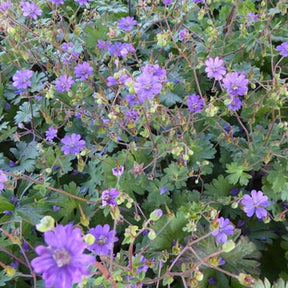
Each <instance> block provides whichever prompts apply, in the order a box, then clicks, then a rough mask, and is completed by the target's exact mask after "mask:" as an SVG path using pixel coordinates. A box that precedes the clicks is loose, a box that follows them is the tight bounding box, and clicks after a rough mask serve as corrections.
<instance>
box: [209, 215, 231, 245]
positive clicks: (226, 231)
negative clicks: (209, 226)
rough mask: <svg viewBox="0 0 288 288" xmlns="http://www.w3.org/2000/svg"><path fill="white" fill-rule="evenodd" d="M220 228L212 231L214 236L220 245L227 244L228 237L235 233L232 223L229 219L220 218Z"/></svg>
mask: <svg viewBox="0 0 288 288" xmlns="http://www.w3.org/2000/svg"><path fill="white" fill-rule="evenodd" d="M217 222H218V228H217V229H216V230H214V231H212V235H213V236H214V237H215V236H217V241H218V243H221V242H223V243H225V242H226V241H227V239H228V237H227V235H232V234H233V231H234V226H233V225H232V224H231V223H230V220H229V219H228V218H226V219H224V218H223V217H220V218H218V220H217Z"/></svg>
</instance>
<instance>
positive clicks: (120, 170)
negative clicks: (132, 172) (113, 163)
mask: <svg viewBox="0 0 288 288" xmlns="http://www.w3.org/2000/svg"><path fill="white" fill-rule="evenodd" d="M123 172H124V167H123V166H118V165H117V167H116V168H113V169H112V173H113V175H114V176H116V177H120V176H121V175H122V174H123Z"/></svg>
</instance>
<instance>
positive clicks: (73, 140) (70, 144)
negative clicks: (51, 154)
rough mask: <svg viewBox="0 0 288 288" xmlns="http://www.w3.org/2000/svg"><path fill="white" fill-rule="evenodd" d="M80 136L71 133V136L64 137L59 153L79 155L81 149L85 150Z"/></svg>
mask: <svg viewBox="0 0 288 288" xmlns="http://www.w3.org/2000/svg"><path fill="white" fill-rule="evenodd" d="M80 139H81V135H79V134H75V133H72V135H71V136H69V135H67V136H65V137H64V138H63V139H62V140H61V142H62V143H63V144H64V145H63V146H62V147H61V151H63V152H64V155H68V154H72V155H75V154H77V153H79V152H80V151H81V150H82V149H84V148H85V141H84V140H80Z"/></svg>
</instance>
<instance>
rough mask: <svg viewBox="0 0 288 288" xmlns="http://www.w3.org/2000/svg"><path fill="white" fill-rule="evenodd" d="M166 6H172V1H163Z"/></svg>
mask: <svg viewBox="0 0 288 288" xmlns="http://www.w3.org/2000/svg"><path fill="white" fill-rule="evenodd" d="M163 4H164V5H170V4H172V0H163Z"/></svg>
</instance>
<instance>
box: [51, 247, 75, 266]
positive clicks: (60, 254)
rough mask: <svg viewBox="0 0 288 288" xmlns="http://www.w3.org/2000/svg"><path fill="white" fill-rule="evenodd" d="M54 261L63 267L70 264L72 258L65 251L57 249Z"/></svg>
mask: <svg viewBox="0 0 288 288" xmlns="http://www.w3.org/2000/svg"><path fill="white" fill-rule="evenodd" d="M53 259H54V260H55V262H56V264H57V266H58V267H62V266H65V265H67V264H69V263H70V259H71V256H70V254H69V253H68V251H66V250H65V249H61V250H58V249H57V250H55V251H54V253H53Z"/></svg>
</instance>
